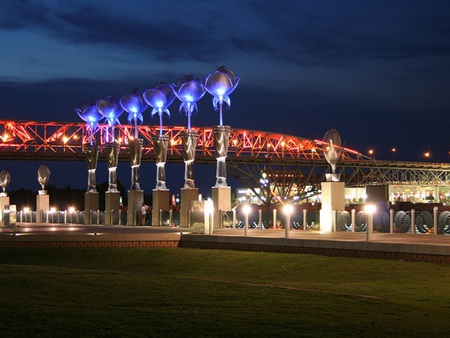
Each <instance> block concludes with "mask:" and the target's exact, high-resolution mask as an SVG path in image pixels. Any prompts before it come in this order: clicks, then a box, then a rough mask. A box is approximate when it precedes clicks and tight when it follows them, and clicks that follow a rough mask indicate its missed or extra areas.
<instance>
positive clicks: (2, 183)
mask: <svg viewBox="0 0 450 338" xmlns="http://www.w3.org/2000/svg"><path fill="white" fill-rule="evenodd" d="M10 181H11V175H9V172H8V171H6V170H2V171H0V187H2V189H3V191H2V192H0V197H5V196H8V194H7V193H6V188H7V187H8V185H9V182H10Z"/></svg>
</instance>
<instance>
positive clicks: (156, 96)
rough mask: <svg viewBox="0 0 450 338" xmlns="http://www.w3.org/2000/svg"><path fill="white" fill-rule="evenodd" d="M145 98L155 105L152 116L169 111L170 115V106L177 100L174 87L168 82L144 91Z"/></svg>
mask: <svg viewBox="0 0 450 338" xmlns="http://www.w3.org/2000/svg"><path fill="white" fill-rule="evenodd" d="M144 100H145V102H147V103H148V105H150V106H152V107H153V110H152V116H153V115H155V114H156V113H159V114H162V113H164V112H165V113H167V115H168V116H170V111H169V109H168V108H169V106H170V105H171V104H172V102H173V101H174V100H175V94H174V92H173V90H172V87H171V86H169V85H168V84H166V83H161V84H159V85H158V86H156V87H155V88H154V89H147V90H146V91H145V92H144Z"/></svg>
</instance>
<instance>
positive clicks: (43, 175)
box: [37, 165, 50, 195]
mask: <svg viewBox="0 0 450 338" xmlns="http://www.w3.org/2000/svg"><path fill="white" fill-rule="evenodd" d="M49 179H50V169H48V167H47V166H46V165H41V166H39V168H38V171H37V180H38V182H39V184H40V185H41V188H42V189H41V190H39V195H45V194H46V193H47V191H46V190H45V185H46V184H47V183H48V180H49Z"/></svg>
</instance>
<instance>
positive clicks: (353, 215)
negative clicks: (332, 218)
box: [352, 209, 356, 232]
mask: <svg viewBox="0 0 450 338" xmlns="http://www.w3.org/2000/svg"><path fill="white" fill-rule="evenodd" d="M355 231H356V210H355V209H352V232H355Z"/></svg>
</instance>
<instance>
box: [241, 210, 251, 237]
mask: <svg viewBox="0 0 450 338" xmlns="http://www.w3.org/2000/svg"><path fill="white" fill-rule="evenodd" d="M251 211H252V208H251V207H250V205H249V204H245V205H244V206H243V207H242V212H243V213H244V217H245V222H244V236H247V233H248V215H250V212H251Z"/></svg>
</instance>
